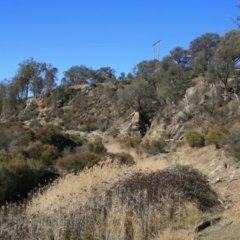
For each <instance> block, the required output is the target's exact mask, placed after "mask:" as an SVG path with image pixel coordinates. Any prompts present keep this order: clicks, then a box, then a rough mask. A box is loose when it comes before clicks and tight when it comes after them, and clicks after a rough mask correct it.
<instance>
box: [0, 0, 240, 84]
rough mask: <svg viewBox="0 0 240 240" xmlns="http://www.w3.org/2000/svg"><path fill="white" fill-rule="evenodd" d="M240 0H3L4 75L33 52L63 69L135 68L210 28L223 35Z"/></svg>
mask: <svg viewBox="0 0 240 240" xmlns="http://www.w3.org/2000/svg"><path fill="white" fill-rule="evenodd" d="M237 3H238V0H192V1H191V0H182V1H179V0H129V1H126V0H125V1H124V0H121V1H120V0H112V1H110V0H102V1H101V0H99V1H97V0H95V1H93V0H87V1H83V0H58V1H57V0H41V1H37V0H5V1H4V0H2V1H1V3H0V22H1V24H0V80H2V79H4V78H8V79H9V78H11V77H13V76H14V74H15V72H16V70H17V68H18V64H19V63H20V62H22V61H23V60H26V59H28V58H30V57H33V58H34V60H36V61H39V62H42V61H43V62H46V63H52V64H53V66H55V67H57V68H58V70H59V73H58V78H59V80H60V79H61V78H62V77H63V71H65V70H67V69H69V68H70V67H71V66H73V65H82V64H83V65H86V66H87V67H92V68H93V69H97V68H100V67H105V66H110V67H112V68H114V69H115V70H116V76H117V77H118V76H119V75H120V73H121V72H125V73H126V74H127V73H128V72H131V70H132V68H133V66H134V65H136V64H138V63H139V62H141V61H143V60H150V59H152V58H153V49H152V44H153V43H155V42H156V41H157V40H159V39H161V49H160V59H161V58H162V57H163V56H166V55H167V54H169V51H170V50H172V49H173V48H174V47H176V46H181V47H184V48H188V47H189V43H190V41H192V40H193V39H195V38H196V37H199V36H201V35H202V34H204V33H206V32H214V33H219V34H220V35H223V34H224V33H225V32H226V31H227V30H230V29H231V28H234V27H235V25H234V24H233V22H232V20H231V18H233V19H235V18H236V16H237V15H240V9H238V8H237Z"/></svg>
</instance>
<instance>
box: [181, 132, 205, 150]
mask: <svg viewBox="0 0 240 240" xmlns="http://www.w3.org/2000/svg"><path fill="white" fill-rule="evenodd" d="M185 139H186V141H187V143H188V144H189V145H190V146H191V147H203V146H204V140H205V138H204V135H203V134H202V133H200V132H198V131H197V130H195V129H191V130H188V131H187V132H186V134H185Z"/></svg>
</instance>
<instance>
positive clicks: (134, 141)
mask: <svg viewBox="0 0 240 240" xmlns="http://www.w3.org/2000/svg"><path fill="white" fill-rule="evenodd" d="M140 142H141V138H140V137H139V136H136V137H130V138H128V139H127V140H126V141H125V142H124V144H123V145H124V146H125V147H127V148H138V147H139V144H140Z"/></svg>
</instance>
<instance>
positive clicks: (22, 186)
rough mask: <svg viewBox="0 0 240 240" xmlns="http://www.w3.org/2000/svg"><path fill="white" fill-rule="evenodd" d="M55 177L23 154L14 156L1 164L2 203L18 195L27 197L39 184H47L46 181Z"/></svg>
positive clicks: (0, 200)
mask: <svg viewBox="0 0 240 240" xmlns="http://www.w3.org/2000/svg"><path fill="white" fill-rule="evenodd" d="M48 174H49V175H48ZM47 175H48V176H47ZM53 176H54V174H51V173H50V172H49V171H48V170H47V169H43V168H42V167H41V165H40V164H39V163H38V162H37V161H32V160H29V159H26V158H25V157H24V156H23V155H21V154H17V155H15V156H12V158H10V159H8V161H5V162H1V163H0V182H1V185H0V202H2V201H6V200H11V199H12V198H15V197H16V196H17V195H18V194H19V195H21V196H26V195H27V192H28V191H30V190H33V189H34V188H36V187H37V186H38V184H44V183H45V184H46V182H45V181H48V180H49V179H50V178H53Z"/></svg>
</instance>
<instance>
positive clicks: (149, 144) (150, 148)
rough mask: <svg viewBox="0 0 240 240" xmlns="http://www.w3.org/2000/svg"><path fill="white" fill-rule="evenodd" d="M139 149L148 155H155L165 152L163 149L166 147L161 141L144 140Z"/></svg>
mask: <svg viewBox="0 0 240 240" xmlns="http://www.w3.org/2000/svg"><path fill="white" fill-rule="evenodd" d="M141 147H142V148H143V150H144V151H145V152H147V153H148V154H152V155H156V154H158V153H161V152H165V150H164V148H165V147H166V142H165V141H164V140H162V139H160V140H152V141H149V140H145V141H144V142H143V143H142V144H141Z"/></svg>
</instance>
